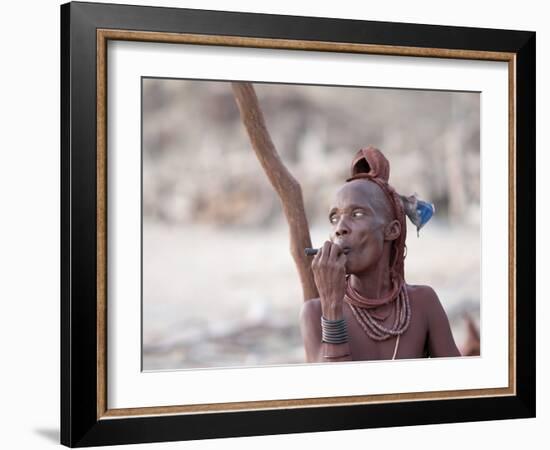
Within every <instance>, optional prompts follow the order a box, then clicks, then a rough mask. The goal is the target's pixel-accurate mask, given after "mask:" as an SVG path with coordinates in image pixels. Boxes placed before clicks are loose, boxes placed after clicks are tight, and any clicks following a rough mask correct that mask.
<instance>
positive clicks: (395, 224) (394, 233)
mask: <svg viewBox="0 0 550 450" xmlns="http://www.w3.org/2000/svg"><path fill="white" fill-rule="evenodd" d="M389 174H390V168H389V162H388V160H387V159H386V158H385V157H384V155H383V154H382V153H381V152H380V150H378V149H376V148H374V147H368V148H364V149H361V150H360V151H359V152H358V153H357V155H356V156H355V158H354V159H353V162H352V168H351V177H350V178H348V179H347V180H346V183H345V184H344V185H343V186H342V187H341V188H340V190H339V191H338V192H337V193H336V198H335V201H334V204H333V206H332V207H331V209H330V212H329V216H328V219H329V222H330V224H331V227H332V231H331V234H330V240H329V241H326V242H325V243H324V245H323V246H322V248H320V249H319V251H318V252H317V254H316V255H315V256H314V258H313V261H312V264H311V267H312V271H313V275H314V278H315V284H316V285H317V289H318V291H319V298H316V299H312V300H308V301H307V302H305V303H304V304H303V307H302V311H301V329H302V336H303V339H304V345H305V349H306V357H307V360H308V362H323V361H325V362H331V361H351V360H373V359H396V358H423V357H441V356H460V352H459V351H458V349H457V347H456V345H455V342H454V339H453V336H452V333H451V329H450V326H449V320H448V318H447V315H446V314H445V311H444V309H443V307H442V306H441V303H440V302H439V299H438V297H437V294H436V293H435V292H434V290H433V289H432V288H431V287H430V286H425V285H410V284H407V283H406V282H405V277H404V258H405V238H406V224H405V208H408V209H409V210H410V206H411V205H410V204H407V203H405V204H404V201H405V202H406V200H407V199H405V198H404V197H401V196H399V195H398V194H397V193H396V192H395V190H394V189H393V188H392V187H391V186H390V185H389V184H388V180H389ZM412 201H413V212H416V211H415V208H416V206H417V204H416V203H414V202H416V199H414V198H413V199H412ZM418 211H419V212H420V214H421V215H422V210H421V209H419V210H418ZM417 218H418V215H417ZM421 220H422V218H421ZM423 223H424V222H423V221H421V223H420V224H419V223H417V226H421V225H422V224H423Z"/></svg>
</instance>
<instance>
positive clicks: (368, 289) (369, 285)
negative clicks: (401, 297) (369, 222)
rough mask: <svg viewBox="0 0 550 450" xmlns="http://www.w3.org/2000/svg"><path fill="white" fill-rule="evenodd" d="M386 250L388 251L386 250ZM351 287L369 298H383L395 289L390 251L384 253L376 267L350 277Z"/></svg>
mask: <svg viewBox="0 0 550 450" xmlns="http://www.w3.org/2000/svg"><path fill="white" fill-rule="evenodd" d="M384 250H386V249H384ZM350 281H351V287H352V288H353V289H354V290H355V291H356V292H357V293H359V294H360V295H362V296H363V297H367V298H373V299H374V298H382V297H385V296H387V295H388V294H389V293H390V292H391V291H392V289H393V287H394V286H393V280H392V279H391V274H390V268H389V251H384V252H383V254H382V257H381V258H380V260H379V261H378V264H376V266H374V267H371V268H369V269H367V270H365V271H364V272H360V273H355V274H351V275H350Z"/></svg>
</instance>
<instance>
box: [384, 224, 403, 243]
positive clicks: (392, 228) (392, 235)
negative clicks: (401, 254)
mask: <svg viewBox="0 0 550 450" xmlns="http://www.w3.org/2000/svg"><path fill="white" fill-rule="evenodd" d="M400 234H401V224H400V223H399V220H396V219H394V220H392V221H391V222H390V223H388V224H387V225H386V230H385V233H384V239H386V241H394V240H395V239H397V238H398V237H399V235H400Z"/></svg>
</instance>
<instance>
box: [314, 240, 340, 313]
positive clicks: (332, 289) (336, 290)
mask: <svg viewBox="0 0 550 450" xmlns="http://www.w3.org/2000/svg"><path fill="white" fill-rule="evenodd" d="M345 265H346V255H345V254H344V253H343V251H342V249H341V248H340V247H339V246H338V245H336V244H333V243H331V242H330V241H326V242H325V243H324V244H323V247H322V248H320V249H319V251H318V252H317V254H316V255H315V257H314V258H313V261H312V263H311V270H312V271H313V277H314V279H315V284H316V285H317V289H318V291H319V297H320V299H321V308H322V310H323V317H324V318H325V319H329V320H336V319H341V318H342V314H343V312H342V305H343V302H344V293H345V289H346V268H345Z"/></svg>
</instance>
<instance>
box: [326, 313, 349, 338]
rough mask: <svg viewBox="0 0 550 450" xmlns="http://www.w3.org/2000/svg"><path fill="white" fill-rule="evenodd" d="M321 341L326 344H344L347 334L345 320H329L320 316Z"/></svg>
mask: <svg viewBox="0 0 550 450" xmlns="http://www.w3.org/2000/svg"><path fill="white" fill-rule="evenodd" d="M321 332H322V333H321V334H322V341H323V342H325V343H327V344H345V343H346V342H348V332H347V327H346V320H345V319H337V320H330V319H325V318H324V317H323V316H321Z"/></svg>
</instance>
